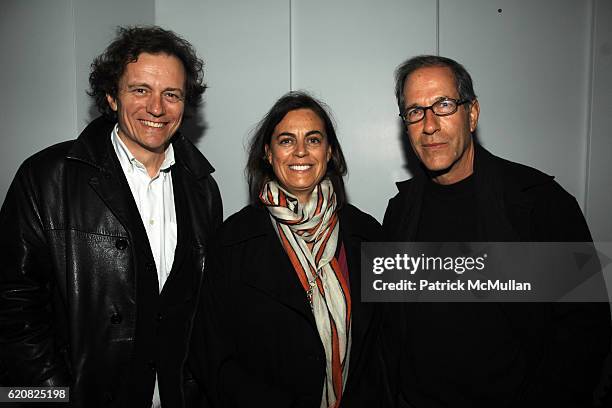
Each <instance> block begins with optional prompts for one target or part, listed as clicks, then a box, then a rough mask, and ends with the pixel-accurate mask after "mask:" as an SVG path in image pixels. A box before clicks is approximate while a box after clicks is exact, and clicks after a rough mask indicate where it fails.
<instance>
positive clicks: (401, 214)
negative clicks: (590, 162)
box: [383, 145, 610, 407]
mask: <svg viewBox="0 0 612 408" xmlns="http://www.w3.org/2000/svg"><path fill="white" fill-rule="evenodd" d="M415 173H416V174H415V177H414V178H413V179H411V180H408V181H404V182H401V183H397V186H398V189H399V193H398V194H397V195H396V196H395V197H394V198H392V199H391V200H390V201H389V205H388V207H387V211H386V214H385V218H384V222H383V230H384V234H385V239H386V240H387V241H397V242H400V241H414V240H415V239H416V234H417V229H418V223H419V220H420V213H421V203H422V200H423V193H424V188H425V182H426V180H425V174H424V172H423V171H422V169H416V171H415ZM474 177H475V180H474V183H475V196H476V199H475V201H476V207H477V208H476V211H475V213H476V214H477V215H476V217H477V225H476V230H477V236H478V238H479V241H482V242H518V241H525V242H591V241H592V238H591V234H590V232H589V229H588V227H587V224H586V221H585V219H584V217H583V215H582V212H581V210H580V207H579V206H578V204H577V202H576V200H575V199H574V197H572V196H571V195H570V194H569V193H567V192H566V191H565V190H564V189H563V188H562V187H561V186H560V185H559V184H557V183H556V182H555V181H554V180H553V177H552V176H549V175H546V174H544V173H542V172H540V171H538V170H535V169H533V168H530V167H527V166H524V165H521V164H518V163H513V162H510V161H507V160H504V159H501V158H499V157H496V156H494V155H492V154H491V153H489V152H488V151H486V150H485V149H484V148H482V147H481V146H479V145H476V151H475V161H474ZM602 290H603V281H602ZM444 308H446V309H445V310H446V312H443V311H442V309H444ZM388 310H389V313H388V314H387V316H388V317H389V319H386V320H385V339H386V348H385V350H386V351H387V352H388V357H387V361H388V362H389V364H390V365H391V366H393V367H394V368H393V369H392V374H391V378H392V388H393V389H394V391H393V393H394V394H395V397H396V398H397V400H398V404H399V406H417V407H419V406H427V407H444V406H449V404H450V405H452V406H469V407H480V406H483V407H484V406H496V407H501V406H512V407H526V406H556V407H588V406H590V404H591V403H592V394H593V390H594V388H595V386H596V384H597V382H598V380H599V377H600V375H601V368H602V365H603V362H604V360H605V357H606V355H607V353H608V351H609V349H610V311H609V305H608V304H607V303H591V304H585V303H556V304H542V303H538V304H534V303H522V304H521V303H513V304H509V303H507V304H482V303H481V304H454V305H434V306H427V305H423V304H401V305H389V309H388ZM432 310H437V311H438V313H439V314H438V315H435V314H430V313H432ZM444 313H447V315H444ZM450 315H454V316H457V319H453V318H452V317H450ZM464 317H465V320H463V319H464ZM463 322H466V323H465V324H464V323H463ZM426 327H427V329H425V328H426ZM442 336H444V338H443V339H441V338H440V337H442ZM442 343H444V344H442ZM451 359H452V360H451ZM459 364H460V366H457V365H459ZM440 373H443V376H440ZM449 373H453V375H454V378H451V377H452V376H453V375H450V374H449ZM441 378H444V379H441ZM434 379H435V380H434Z"/></svg>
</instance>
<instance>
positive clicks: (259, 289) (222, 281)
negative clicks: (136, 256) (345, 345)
mask: <svg viewBox="0 0 612 408" xmlns="http://www.w3.org/2000/svg"><path fill="white" fill-rule="evenodd" d="M339 219H340V238H341V241H342V242H343V243H344V246H345V251H346V256H347V263H348V268H349V273H350V278H349V279H350V291H351V297H352V307H353V309H352V311H353V318H352V348H351V354H350V365H349V375H348V379H347V384H346V387H345V391H344V394H343V399H342V406H343V407H379V406H386V405H385V404H386V399H385V398H386V397H385V396H386V394H385V386H386V380H385V378H384V371H383V370H382V359H381V354H380V350H379V349H378V346H379V342H378V339H379V338H378V336H379V328H380V323H381V314H380V310H379V308H378V306H377V305H376V304H371V303H361V302H360V301H359V298H360V269H359V265H360V243H361V242H363V241H375V240H378V239H379V237H380V225H379V224H378V222H377V221H376V220H374V219H373V218H372V217H371V216H369V215H367V214H365V213H363V212H361V211H359V210H358V209H357V208H355V207H353V206H351V205H346V206H344V207H343V208H342V209H341V210H340V211H339ZM192 351H193V352H194V353H195V354H196V355H197V356H196V359H195V361H196V362H197V363H196V365H197V366H199V369H197V368H196V369H195V370H194V371H195V372H199V373H200V375H201V376H203V380H204V384H205V386H206V388H207V391H208V394H209V396H210V398H211V400H212V401H213V403H216V405H218V406H220V407H256V406H262V407H263V406H265V407H311V408H318V407H319V406H320V403H321V396H322V391H323V379H324V375H325V352H324V350H323V345H322V343H321V340H320V338H319V334H318V332H317V328H316V324H315V320H314V315H313V314H312V311H311V309H310V305H309V303H308V300H307V298H306V294H305V292H304V290H303V288H302V286H301V284H300V282H299V280H298V277H297V275H296V273H295V270H294V268H293V266H292V265H291V262H290V260H289V258H288V256H287V255H286V253H285V251H284V249H283V247H282V245H281V243H280V240H279V238H278V236H277V234H276V233H275V231H274V229H273V227H272V223H271V220H270V216H269V213H268V211H267V210H266V209H265V208H263V207H255V206H247V207H245V208H244V209H242V210H241V211H240V212H238V213H236V214H234V215H233V216H231V217H230V218H229V219H228V220H226V221H225V223H224V224H223V226H222V228H221V230H220V233H219V234H218V236H217V238H216V240H215V244H214V248H213V249H212V250H211V252H210V255H209V257H208V259H207V263H206V274H205V281H204V287H203V290H202V299H201V302H200V307H199V312H198V316H197V319H196V323H195V328H194V344H193V346H192Z"/></svg>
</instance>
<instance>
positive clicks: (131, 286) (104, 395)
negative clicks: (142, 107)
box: [0, 118, 222, 408]
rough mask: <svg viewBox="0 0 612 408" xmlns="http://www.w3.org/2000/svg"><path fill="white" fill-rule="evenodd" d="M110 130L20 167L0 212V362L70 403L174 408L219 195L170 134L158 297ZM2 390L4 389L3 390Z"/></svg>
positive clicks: (191, 153)
mask: <svg viewBox="0 0 612 408" xmlns="http://www.w3.org/2000/svg"><path fill="white" fill-rule="evenodd" d="M113 126H114V124H113V123H110V122H108V121H106V120H104V119H102V118H99V119H96V120H94V121H93V122H92V123H90V124H89V125H88V126H87V128H86V129H85V130H84V131H83V133H82V134H81V135H80V136H79V138H78V139H77V140H74V141H69V142H64V143H60V144H57V145H55V146H52V147H49V148H47V149H45V150H43V151H41V152H40V153H37V154H36V155H34V156H32V157H31V158H29V159H28V160H26V161H25V162H24V163H23V165H22V166H21V167H20V169H19V170H18V172H17V175H16V176H15V179H14V181H13V183H12V185H11V187H10V189H9V191H8V194H7V197H6V200H5V202H4V204H3V206H2V210H1V212H0V231H2V234H0V253H1V254H2V255H1V256H0V360H1V363H2V364H3V365H4V367H5V370H6V371H7V373H8V377H9V379H8V380H7V382H9V383H10V384H12V385H30V386H51V385H57V386H70V391H71V400H72V401H73V403H74V406H77V407H88V408H89V407H98V406H117V407H126V406H130V407H150V405H151V397H152V395H153V387H154V384H155V373H157V375H158V378H159V386H160V395H161V400H162V404H163V405H164V406H167V407H180V406H182V399H183V390H182V386H183V382H184V381H185V379H184V376H183V367H184V362H185V359H186V354H187V351H188V345H189V337H190V334H191V329H192V321H193V316H194V313H195V306H196V303H197V298H198V288H199V287H200V282H201V280H202V274H203V263H204V254H205V250H206V247H207V245H208V239H209V236H210V235H211V234H212V232H213V230H215V229H216V227H217V226H218V225H219V224H220V223H221V220H222V211H221V199H220V196H219V191H218V188H217V185H216V183H215V181H214V180H213V178H212V176H211V175H210V173H211V172H212V171H213V169H212V167H211V166H210V164H209V163H208V162H207V161H206V159H205V158H204V156H202V154H201V153H200V152H199V151H198V150H197V149H196V148H195V147H194V146H193V145H192V144H191V143H190V142H189V141H187V140H186V139H185V138H184V137H183V136H181V135H175V137H174V138H173V141H172V143H173V146H174V151H175V160H176V164H175V165H173V166H172V169H171V174H172V180H173V188H174V198H175V204H176V218H177V232H178V238H177V241H178V242H177V246H176V252H175V259H174V264H173V266H172V270H171V272H170V275H169V277H168V280H167V282H166V283H165V286H164V288H163V291H162V292H161V294H160V293H159V289H158V279H157V272H156V267H155V262H154V259H153V255H152V253H151V250H150V246H149V243H148V239H147V235H146V232H145V229H144V226H143V224H142V221H141V217H140V215H139V213H138V209H137V207H136V204H135V202H134V199H133V198H132V193H131V191H130V188H129V186H128V184H127V181H126V178H125V176H124V174H123V172H122V170H121V167H120V165H119V161H118V159H117V156H116V154H115V152H114V150H113V147H112V144H111V140H110V135H111V131H112V128H113ZM5 385H8V384H5Z"/></svg>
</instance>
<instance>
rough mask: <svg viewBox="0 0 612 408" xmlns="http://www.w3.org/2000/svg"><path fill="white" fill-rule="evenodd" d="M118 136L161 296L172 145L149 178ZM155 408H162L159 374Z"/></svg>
mask: <svg viewBox="0 0 612 408" xmlns="http://www.w3.org/2000/svg"><path fill="white" fill-rule="evenodd" d="M117 132H118V125H115V128H114V129H113V132H112V134H111V141H112V144H113V148H114V149H115V153H116V154H117V157H118V158H119V163H120V164H121V169H122V170H123V173H124V174H125V178H126V179H127V182H128V184H129V186H130V190H131V191H132V196H133V197H134V201H135V202H136V206H137V207H138V212H139V213H140V218H141V219H142V223H143V225H144V227H145V231H146V232H147V238H148V239H149V245H150V246H151V252H152V253H153V259H154V260H155V267H156V268H157V281H158V283H159V292H160V293H161V291H162V288H163V287H164V284H165V283H166V280H167V279H168V275H169V274H170V270H171V269H172V263H173V262H174V250H175V249H176V231H177V228H176V210H175V207H174V191H173V189H172V175H171V174H170V167H171V166H172V165H173V164H174V149H173V147H172V144H169V145H168V147H167V148H166V152H165V157H164V161H163V162H162V165H161V167H160V169H159V172H158V173H157V174H156V175H155V176H153V177H150V176H149V173H148V172H147V169H146V168H145V166H144V165H143V164H142V163H140V162H139V161H138V160H136V158H135V157H134V155H133V154H132V153H131V152H130V151H129V149H128V148H127V146H126V145H125V143H123V141H122V140H121V139H120V138H119V134H118V133H117ZM152 407H153V408H160V407H161V402H160V398H159V386H158V382H157V374H156V375H155V391H154V394H153V405H152Z"/></svg>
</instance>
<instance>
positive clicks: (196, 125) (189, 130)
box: [181, 104, 208, 146]
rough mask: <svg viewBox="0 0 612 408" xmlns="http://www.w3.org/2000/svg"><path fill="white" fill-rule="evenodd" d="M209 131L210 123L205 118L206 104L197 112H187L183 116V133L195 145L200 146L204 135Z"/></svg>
mask: <svg viewBox="0 0 612 408" xmlns="http://www.w3.org/2000/svg"><path fill="white" fill-rule="evenodd" d="M207 129H208V122H206V119H205V118H204V104H202V105H201V106H200V107H199V109H196V110H195V112H185V115H184V116H183V124H182V125H181V133H182V134H183V135H184V136H185V137H186V138H187V139H189V140H190V141H191V143H193V144H194V145H196V146H198V144H199V143H200V141H201V140H202V139H203V138H204V134H205V133H206V130H207Z"/></svg>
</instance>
